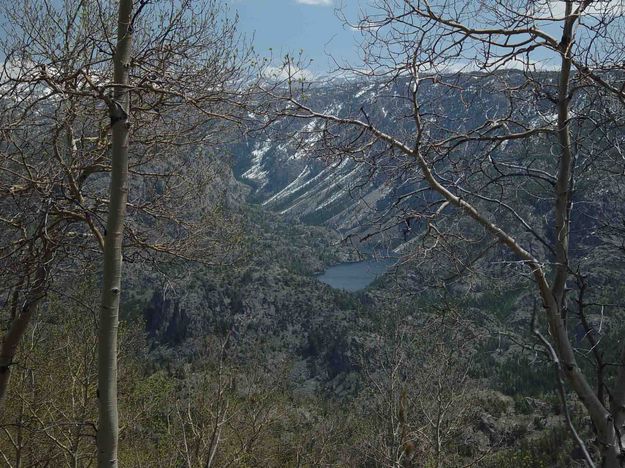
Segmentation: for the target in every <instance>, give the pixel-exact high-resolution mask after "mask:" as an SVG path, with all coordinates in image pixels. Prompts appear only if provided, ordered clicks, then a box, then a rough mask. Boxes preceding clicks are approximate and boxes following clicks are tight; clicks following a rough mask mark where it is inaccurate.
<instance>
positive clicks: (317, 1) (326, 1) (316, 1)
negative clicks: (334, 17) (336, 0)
mask: <svg viewBox="0 0 625 468" xmlns="http://www.w3.org/2000/svg"><path fill="white" fill-rule="evenodd" d="M295 2H296V3H300V4H302V5H321V6H330V5H332V0H295Z"/></svg>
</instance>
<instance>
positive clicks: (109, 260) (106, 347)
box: [97, 0, 132, 467]
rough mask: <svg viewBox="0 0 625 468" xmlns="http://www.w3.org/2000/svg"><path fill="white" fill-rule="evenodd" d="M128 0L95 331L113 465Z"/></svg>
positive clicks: (105, 447)
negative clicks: (100, 291)
mask: <svg viewBox="0 0 625 468" xmlns="http://www.w3.org/2000/svg"><path fill="white" fill-rule="evenodd" d="M131 20H132V0H120V2H119V16H118V24H117V28H118V31H117V47H116V49H115V54H114V56H113V65H114V83H115V84H116V85H118V86H117V87H116V88H115V92H114V96H113V99H112V100H109V102H108V105H109V112H110V117H111V128H112V155H111V159H112V170H111V186H110V201H109V210H108V218H107V222H106V238H105V241H104V267H103V270H104V271H103V284H102V302H101V308H100V324H99V334H98V398H99V402H98V403H99V425H98V435H97V446H98V466H99V467H117V445H118V438H119V424H118V418H119V415H118V410H117V327H118V323H119V301H120V295H121V272H122V241H123V230H124V218H125V215H126V201H127V198H128V142H129V122H128V113H129V110H130V109H129V105H130V98H129V92H128V88H127V86H128V84H129V78H128V77H129V73H128V72H129V68H130V50H131V35H132V28H131Z"/></svg>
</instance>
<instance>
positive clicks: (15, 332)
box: [0, 254, 49, 408]
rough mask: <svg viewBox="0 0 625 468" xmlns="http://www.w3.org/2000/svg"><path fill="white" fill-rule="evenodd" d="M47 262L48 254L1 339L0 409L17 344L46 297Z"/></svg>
mask: <svg viewBox="0 0 625 468" xmlns="http://www.w3.org/2000/svg"><path fill="white" fill-rule="evenodd" d="M47 260H49V254H46V255H45V256H44V258H43V259H42V264H41V266H40V267H39V269H38V270H37V273H36V276H35V281H34V284H33V285H32V289H31V291H30V292H29V293H28V295H27V296H26V298H25V299H24V304H23V305H22V306H21V307H20V306H19V305H18V304H17V303H16V304H14V305H13V306H14V309H15V312H14V317H13V320H12V322H11V325H10V327H9V331H8V332H7V333H6V335H5V336H4V338H3V339H2V345H1V346H0V408H1V407H2V405H3V403H4V401H5V399H6V396H7V393H8V390H9V382H10V380H11V366H12V365H13V360H14V359H15V354H16V353H17V348H18V346H19V343H20V341H21V340H22V337H23V336H24V333H26V328H27V327H28V324H29V323H30V319H31V318H32V316H33V315H34V314H35V311H36V310H37V307H38V306H39V303H40V302H41V301H42V299H43V298H44V297H45V295H46V291H47V282H48V281H47V280H48V270H47ZM17 300H19V292H16V294H15V297H14V301H17Z"/></svg>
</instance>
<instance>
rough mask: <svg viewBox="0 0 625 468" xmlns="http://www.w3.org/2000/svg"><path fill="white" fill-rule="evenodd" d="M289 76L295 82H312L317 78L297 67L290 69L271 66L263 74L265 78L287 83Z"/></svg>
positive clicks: (308, 71)
mask: <svg viewBox="0 0 625 468" xmlns="http://www.w3.org/2000/svg"><path fill="white" fill-rule="evenodd" d="M289 74H290V75H291V79H292V80H294V81H297V80H303V81H312V80H314V78H315V74H314V73H313V72H311V71H310V70H305V69H303V68H299V67H297V66H295V65H291V66H290V68H289V67H287V66H286V65H284V66H281V67H274V66H270V67H267V68H266V69H265V70H264V72H263V76H264V77H265V78H268V79H270V80H276V81H286V80H287V79H288V78H289Z"/></svg>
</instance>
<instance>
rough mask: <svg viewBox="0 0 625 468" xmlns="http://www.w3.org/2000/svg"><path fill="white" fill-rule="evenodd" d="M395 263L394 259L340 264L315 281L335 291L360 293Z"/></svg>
mask: <svg viewBox="0 0 625 468" xmlns="http://www.w3.org/2000/svg"><path fill="white" fill-rule="evenodd" d="M396 261H397V260H396V259H392V258H385V259H378V260H365V261H363V262H350V263H341V264H339V265H335V266H332V267H330V268H328V269H327V270H325V271H324V272H323V273H322V274H320V275H319V276H318V277H317V279H318V280H319V281H321V282H322V283H326V284H329V285H330V286H332V287H333V288H335V289H344V290H346V291H350V292H354V291H360V290H361V289H364V288H366V287H367V286H369V285H370V284H371V283H373V281H374V280H375V279H376V278H378V277H380V276H382V275H383V274H384V273H386V271H387V270H388V269H389V268H390V267H392V266H393V265H394V264H395V262H396Z"/></svg>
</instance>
